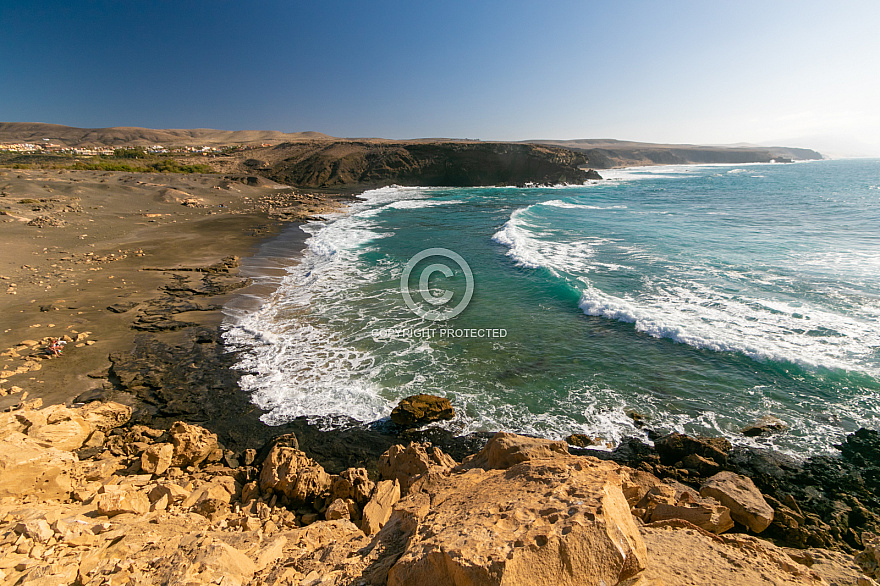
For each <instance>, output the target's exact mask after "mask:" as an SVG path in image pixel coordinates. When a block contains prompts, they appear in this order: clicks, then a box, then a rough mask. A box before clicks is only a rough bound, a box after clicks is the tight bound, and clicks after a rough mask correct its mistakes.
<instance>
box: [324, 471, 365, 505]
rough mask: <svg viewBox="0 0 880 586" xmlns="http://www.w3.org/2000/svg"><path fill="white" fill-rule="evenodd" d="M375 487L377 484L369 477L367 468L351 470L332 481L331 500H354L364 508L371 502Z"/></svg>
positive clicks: (343, 472)
mask: <svg viewBox="0 0 880 586" xmlns="http://www.w3.org/2000/svg"><path fill="white" fill-rule="evenodd" d="M375 487H376V483H374V482H373V481H372V480H370V478H369V476H367V470H366V468H349V469H347V470H343V471H342V472H341V473H340V474H339V476H334V477H333V479H332V480H331V482H330V498H332V499H333V500H336V499H352V500H354V502H356V503H357V504H359V505H362V506H363V505H364V504H366V502H367V501H369V500H370V495H371V494H372V493H373V489H374V488H375Z"/></svg>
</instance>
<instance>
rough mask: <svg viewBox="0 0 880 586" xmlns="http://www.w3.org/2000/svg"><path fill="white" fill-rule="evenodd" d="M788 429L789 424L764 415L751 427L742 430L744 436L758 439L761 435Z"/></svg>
mask: <svg viewBox="0 0 880 586" xmlns="http://www.w3.org/2000/svg"><path fill="white" fill-rule="evenodd" d="M786 429H788V424H787V423H785V422H784V421H782V420H781V419H779V418H778V417H774V416H772V415H764V416H763V417H761V418H760V419H758V420H757V421H755V422H754V423H753V424H751V425H747V426H746V427H744V428H743V429H742V434H743V435H744V436H746V437H757V436H759V435H770V434H771V433H778V432H780V431H785V430H786Z"/></svg>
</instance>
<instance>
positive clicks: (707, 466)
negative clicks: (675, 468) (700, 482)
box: [681, 454, 721, 476]
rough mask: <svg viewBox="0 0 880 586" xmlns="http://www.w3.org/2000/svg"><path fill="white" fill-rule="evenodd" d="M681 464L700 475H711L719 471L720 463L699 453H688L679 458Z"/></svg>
mask: <svg viewBox="0 0 880 586" xmlns="http://www.w3.org/2000/svg"><path fill="white" fill-rule="evenodd" d="M681 466H682V467H683V468H685V469H687V470H693V471H694V472H696V473H697V474H699V475H700V476H712V475H713V474H716V473H718V472H720V471H721V465H720V464H718V463H717V462H716V461H715V460H711V459H709V458H704V457H703V456H700V455H699V454H688V455H687V456H685V457H684V458H683V459H682V460H681Z"/></svg>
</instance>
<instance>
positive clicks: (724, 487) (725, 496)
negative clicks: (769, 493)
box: [700, 472, 773, 533]
mask: <svg viewBox="0 0 880 586" xmlns="http://www.w3.org/2000/svg"><path fill="white" fill-rule="evenodd" d="M700 494H701V495H703V496H705V497H711V498H714V499H716V500H717V501H718V502H720V503H721V504H722V505H724V506H725V507H727V508H729V509H730V516H731V517H733V520H734V521H737V522H739V523H741V524H743V525H745V526H746V527H748V528H749V529H751V530H752V531H754V532H755V533H760V532H761V531H763V530H764V529H766V528H767V527H769V526H770V523H772V522H773V508H772V507H771V506H770V505H768V504H767V501H765V500H764V495H762V494H761V491H760V490H758V487H756V486H755V483H754V482H752V479H751V478H748V477H746V476H740V475H739V474H734V473H733V472H719V473H718V474H716V475H715V476H713V477H711V478H710V479H709V480H707V481H706V482H705V483H703V485H702V486H701V487H700Z"/></svg>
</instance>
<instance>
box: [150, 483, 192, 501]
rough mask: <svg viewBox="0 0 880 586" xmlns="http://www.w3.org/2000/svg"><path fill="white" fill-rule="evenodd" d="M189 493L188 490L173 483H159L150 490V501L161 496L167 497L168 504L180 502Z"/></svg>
mask: <svg viewBox="0 0 880 586" xmlns="http://www.w3.org/2000/svg"><path fill="white" fill-rule="evenodd" d="M189 495H190V491H188V490H186V489H185V488H183V487H181V486H178V485H176V484H173V483H170V482H169V483H167V484H160V485H159V486H156V487H154V488H153V489H152V490H150V493H149V498H150V502H152V503H155V502H156V501H158V500H159V499H161V498H162V497H166V498H167V499H168V503H169V504H173V503H179V502H182V501H183V500H184V499H186V498H187V497H188V496H189Z"/></svg>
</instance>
